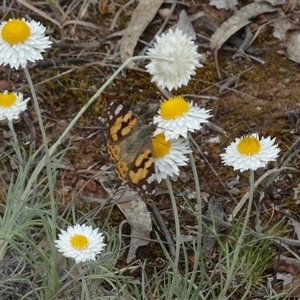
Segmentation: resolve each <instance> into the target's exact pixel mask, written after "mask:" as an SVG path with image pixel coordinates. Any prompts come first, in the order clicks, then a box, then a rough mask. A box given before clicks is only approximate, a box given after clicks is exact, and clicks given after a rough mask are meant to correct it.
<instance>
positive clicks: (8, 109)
mask: <svg viewBox="0 0 300 300" xmlns="http://www.w3.org/2000/svg"><path fill="white" fill-rule="evenodd" d="M28 101H29V98H26V99H25V100H23V94H22V93H9V92H8V91H4V93H0V120H4V119H8V120H9V121H12V120H13V119H18V118H19V115H20V113H22V112H23V111H25V110H26V108H27V102H28Z"/></svg>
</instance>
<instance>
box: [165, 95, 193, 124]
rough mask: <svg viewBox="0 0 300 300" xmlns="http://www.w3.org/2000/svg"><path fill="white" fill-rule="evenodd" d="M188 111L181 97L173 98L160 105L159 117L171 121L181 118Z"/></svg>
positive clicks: (186, 104) (186, 103)
mask: <svg viewBox="0 0 300 300" xmlns="http://www.w3.org/2000/svg"><path fill="white" fill-rule="evenodd" d="M188 111H189V104H188V102H186V101H185V100H184V99H183V98H182V97H180V96H178V97H174V98H171V99H169V100H166V101H164V102H163V103H162V104H161V105H160V115H161V117H162V118H163V119H167V120H172V119H175V118H178V117H181V116H182V115H184V114H185V113H186V112H188Z"/></svg>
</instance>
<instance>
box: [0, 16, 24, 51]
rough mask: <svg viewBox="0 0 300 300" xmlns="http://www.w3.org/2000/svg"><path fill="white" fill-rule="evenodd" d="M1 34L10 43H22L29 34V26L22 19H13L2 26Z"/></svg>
mask: <svg viewBox="0 0 300 300" xmlns="http://www.w3.org/2000/svg"><path fill="white" fill-rule="evenodd" d="M1 36H2V39H3V40H4V41H5V42H7V43H8V44H10V45H13V44H18V43H23V42H25V41H26V40H27V39H28V37H29V36H30V28H29V26H28V25H27V24H26V23H25V22H24V21H21V20H16V19H13V20H10V21H8V22H7V23H6V24H5V25H4V26H3V28H2V31H1Z"/></svg>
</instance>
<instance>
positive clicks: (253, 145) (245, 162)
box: [221, 133, 280, 172]
mask: <svg viewBox="0 0 300 300" xmlns="http://www.w3.org/2000/svg"><path fill="white" fill-rule="evenodd" d="M274 142H275V138H274V139H272V140H271V138H270V137H267V138H264V137H262V138H261V139H259V136H258V134H257V133H255V134H251V135H247V136H244V137H241V138H237V139H236V140H235V141H234V142H232V143H231V144H230V145H229V146H228V147H227V148H226V152H225V153H223V154H221V157H222V162H223V163H224V164H225V165H227V166H232V167H233V168H234V170H240V171H241V172H243V171H246V170H256V169H258V168H262V167H265V166H266V165H267V163H268V162H269V161H275V160H276V158H277V157H278V153H279V151H280V149H279V148H278V146H277V144H274Z"/></svg>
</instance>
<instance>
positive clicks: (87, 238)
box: [55, 224, 105, 263]
mask: <svg viewBox="0 0 300 300" xmlns="http://www.w3.org/2000/svg"><path fill="white" fill-rule="evenodd" d="M58 237H59V239H58V240H56V241H55V244H56V245H55V246H56V248H57V249H58V251H59V252H62V253H63V255H64V256H65V257H70V258H74V259H75V261H76V263H80V262H85V261H89V260H95V259H96V255H97V254H99V253H100V252H101V251H102V250H103V249H104V247H105V244H104V243H103V239H104V237H103V235H102V233H99V232H98V229H94V230H93V228H92V226H86V225H85V224H83V225H79V224H76V225H75V226H69V227H68V228H67V230H66V231H65V230H62V231H61V234H59V235H58Z"/></svg>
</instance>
